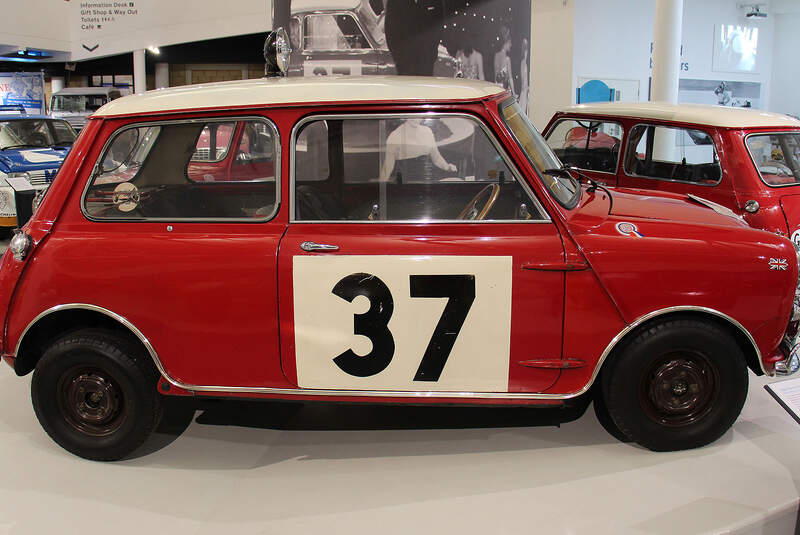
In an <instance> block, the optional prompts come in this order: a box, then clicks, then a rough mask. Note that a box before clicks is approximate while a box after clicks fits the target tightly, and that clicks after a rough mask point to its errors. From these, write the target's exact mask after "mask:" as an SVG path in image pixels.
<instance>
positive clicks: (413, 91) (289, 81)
mask: <svg viewBox="0 0 800 535" xmlns="http://www.w3.org/2000/svg"><path fill="white" fill-rule="evenodd" d="M503 91H505V89H503V88H502V87H500V86H498V85H495V84H492V83H489V82H483V81H480V80H466V79H463V78H428V77H421V76H419V77H417V76H324V77H323V76H314V77H308V78H305V77H293V78H259V79H254V80H244V81H233V82H219V83H214V84H199V85H187V86H180V87H171V88H169V89H156V90H155V91H147V92H146V93H139V94H137V95H130V96H127V97H123V98H120V99H117V100H113V101H111V102H109V103H108V104H106V105H104V106H103V107H102V108H100V109H99V110H97V111H96V112H95V113H94V115H95V116H101V117H109V116H115V115H131V114H141V113H159V112H172V111H183V110H196V109H204V108H230V107H240V106H244V107H246V106H269V105H282V104H315V103H320V102H328V103H336V102H342V103H367V102H399V101H402V102H424V101H439V102H447V101H459V100H460V101H465V100H479V99H482V98H485V97H489V96H492V95H496V94H499V93H502V92H503Z"/></svg>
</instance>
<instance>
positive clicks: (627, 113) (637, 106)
mask: <svg viewBox="0 0 800 535" xmlns="http://www.w3.org/2000/svg"><path fill="white" fill-rule="evenodd" d="M561 111H563V112H565V113H586V114H597V115H613V116H619V117H640V118H642V119H659V120H665V121H676V122H682V123H696V124H705V125H709V126H718V127H721V128H747V127H771V126H775V127H786V126H788V127H795V128H800V121H799V120H797V119H794V118H793V117H789V116H788V115H782V114H780V113H771V112H768V111H763V110H754V109H752V108H731V107H727V106H709V105H706V104H670V103H667V102H601V103H595V104H578V105H577V106H569V107H567V108H562V109H561Z"/></svg>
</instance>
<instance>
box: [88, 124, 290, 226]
mask: <svg viewBox="0 0 800 535" xmlns="http://www.w3.org/2000/svg"><path fill="white" fill-rule="evenodd" d="M212 111H214V110H212ZM248 111H250V110H248ZM191 113H202V110H201V111H200V112H194V111H193V112H191ZM111 118H112V119H114V117H111ZM246 120H254V121H262V122H264V123H266V124H267V125H269V127H270V128H271V129H272V131H273V134H274V135H275V208H274V209H273V211H272V213H271V214H270V215H269V216H267V217H265V218H253V217H235V218H234V217H230V218H212V217H171V218H168V217H143V218H135V219H134V218H124V217H116V218H98V217H94V216H90V215H89V214H88V213H87V211H86V195H87V194H88V193H89V188H90V187H91V186H92V184H93V183H94V179H95V178H96V177H95V174H96V173H97V169H98V167H99V165H100V162H101V161H102V160H103V156H105V154H106V152H107V151H108V148H109V146H110V145H111V142H112V141H113V140H114V139H116V138H117V136H119V135H120V134H121V133H122V132H124V131H125V130H129V129H131V128H141V127H150V126H160V125H164V124H187V123H226V122H231V121H246ZM281 148H282V143H281V133H280V130H278V126H277V125H276V124H275V122H274V121H273V120H272V119H270V118H269V117H266V116H263V115H224V116H213V117H195V118H189V119H173V120H170V121H164V120H162V121H144V122H138V123H131V124H127V125H125V126H123V127H121V128H117V129H116V130H114V131H113V132H112V133H111V135H110V136H108V139H106V142H105V144H104V145H103V149H102V150H101V151H100V156H99V158H98V159H97V161H96V162H95V163H94V165H93V166H92V172H91V173H90V174H89V179H88V180H87V181H86V185H84V187H83V193H82V194H81V214H83V217H85V218H86V219H88V220H89V221H95V222H97V223H162V222H175V223H266V222H268V221H272V220H273V219H275V216H277V215H278V211H279V210H280V207H281V153H282V150H281ZM190 161H191V160H190ZM269 182H270V181H269V180H249V181H243V182H242V183H243V184H259V183H269ZM199 183H200V184H202V182H199ZM223 184H225V182H223Z"/></svg>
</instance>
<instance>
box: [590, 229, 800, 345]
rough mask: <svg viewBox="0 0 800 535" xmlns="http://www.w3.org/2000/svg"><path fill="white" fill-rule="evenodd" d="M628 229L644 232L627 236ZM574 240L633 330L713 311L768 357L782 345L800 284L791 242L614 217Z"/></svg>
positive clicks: (743, 232) (758, 234) (768, 236)
mask: <svg viewBox="0 0 800 535" xmlns="http://www.w3.org/2000/svg"><path fill="white" fill-rule="evenodd" d="M626 222H627V223H633V224H634V225H635V226H636V228H637V232H636V233H632V232H627V233H624V232H622V231H620V229H619V228H618V224H620V223H626ZM627 229H628V227H625V226H622V230H623V231H625V230H627ZM574 237H575V239H576V242H577V243H578V245H579V247H580V249H581V251H582V252H583V254H584V255H585V257H586V259H587V261H588V263H589V264H590V265H591V267H592V269H593V270H594V272H595V273H596V275H597V277H598V279H599V281H600V283H601V284H602V285H603V287H604V288H605V289H606V291H607V292H608V294H609V296H610V297H611V299H612V300H613V302H614V303H615V305H616V306H617V308H618V310H619V312H620V314H621V316H622V318H623V320H624V321H625V323H627V324H631V323H633V322H634V321H636V320H637V319H638V318H641V317H643V316H645V315H647V314H650V313H652V312H653V311H656V310H663V309H668V308H672V307H697V308H707V309H711V310H715V311H718V312H719V313H721V314H724V315H726V316H729V317H730V318H732V319H734V320H735V321H737V322H738V323H740V324H741V325H742V326H743V327H744V328H745V329H746V330H747V333H749V334H750V336H752V337H753V339H754V340H755V342H756V344H757V346H758V348H759V350H760V351H761V354H762V356H765V357H766V356H769V355H771V354H772V353H773V352H774V351H775V349H776V348H777V347H778V345H779V344H780V342H781V339H782V338H783V334H784V332H785V330H786V326H787V324H788V322H789V317H790V315H791V311H792V304H793V299H794V293H795V288H796V285H797V276H798V266H797V256H796V253H795V251H794V248H793V246H792V244H791V242H789V240H787V239H785V238H782V237H780V236H777V235H774V234H772V233H769V232H765V231H761V230H757V229H752V228H749V227H746V226H744V225H727V226H723V225H720V226H709V225H700V224H693V223H685V222H676V221H665V220H649V219H643V218H640V219H626V220H625V221H622V220H620V219H618V218H612V217H609V218H608V219H607V220H606V221H604V222H603V223H602V224H601V225H600V226H599V227H596V228H595V229H594V230H593V232H590V233H579V234H576V235H574Z"/></svg>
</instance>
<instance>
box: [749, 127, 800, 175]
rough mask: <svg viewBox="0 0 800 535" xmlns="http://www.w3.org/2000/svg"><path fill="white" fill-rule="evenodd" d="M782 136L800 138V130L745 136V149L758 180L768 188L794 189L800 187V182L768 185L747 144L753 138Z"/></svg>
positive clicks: (757, 133)
mask: <svg viewBox="0 0 800 535" xmlns="http://www.w3.org/2000/svg"><path fill="white" fill-rule="evenodd" d="M781 134H795V135H797V136H800V131H798V130H780V131H777V132H751V133H749V134H747V135H745V136H744V140H743V142H744V148H745V150H747V155H748V156H750V161H751V162H753V167H755V169H756V173H758V178H759V179H761V182H763V183H764V185H765V186H767V187H768V188H792V187H796V186H800V180H797V181H796V182H793V183H791V184H779V185H772V184H770V183H768V182H767V181H766V180H764V177H763V176H761V171H759V170H758V164H756V159H755V158H753V153H752V152H750V145H748V144H747V140H748V138H750V137H751V136H776V135H781Z"/></svg>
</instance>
